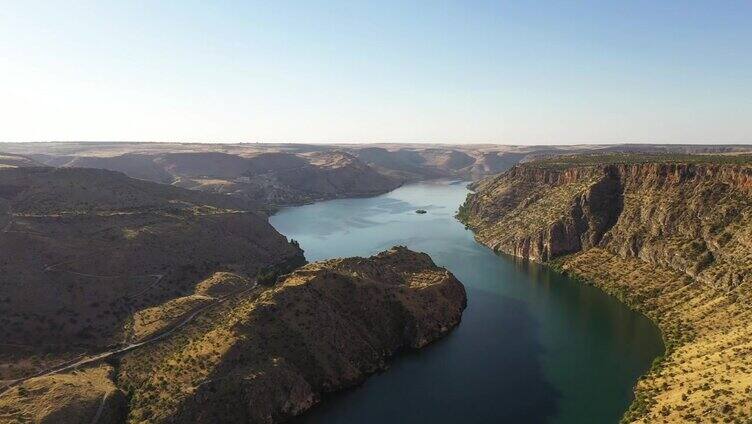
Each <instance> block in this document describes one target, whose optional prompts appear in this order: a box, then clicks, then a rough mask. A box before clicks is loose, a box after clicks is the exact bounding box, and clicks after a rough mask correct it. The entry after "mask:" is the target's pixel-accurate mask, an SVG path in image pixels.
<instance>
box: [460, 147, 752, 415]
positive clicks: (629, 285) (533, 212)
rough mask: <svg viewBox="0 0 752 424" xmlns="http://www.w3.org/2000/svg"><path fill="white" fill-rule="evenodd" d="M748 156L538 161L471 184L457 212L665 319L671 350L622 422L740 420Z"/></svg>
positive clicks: (745, 369) (746, 397)
mask: <svg viewBox="0 0 752 424" xmlns="http://www.w3.org/2000/svg"><path fill="white" fill-rule="evenodd" d="M687 159H688V160H687ZM751 164H752V160H750V159H749V158H748V157H745V156H729V157H725V156H724V157H717V156H694V157H690V158H683V160H682V161H677V160H676V159H675V158H672V157H671V156H665V157H657V158H652V157H651V158H645V157H642V156H634V157H632V156H618V157H616V158H614V157H599V156H589V157H584V158H581V157H579V158H578V157H572V158H570V159H567V160H557V161H542V162H532V163H530V164H525V165H519V166H516V167H515V168H513V169H511V170H510V171H508V172H506V173H504V174H502V175H500V176H497V177H492V178H489V179H486V180H483V181H481V182H479V183H477V184H475V185H474V189H475V190H476V191H475V193H473V194H471V195H469V196H468V199H467V202H466V203H465V204H464V205H463V206H462V208H461V209H460V213H459V218H460V219H462V220H463V221H464V222H465V223H466V225H468V226H469V227H470V228H472V229H473V230H474V231H475V232H476V238H477V239H478V240H479V241H480V242H482V243H484V244H486V245H487V246H489V247H491V248H493V249H495V250H497V251H500V252H504V253H508V254H511V255H515V256H518V257H521V258H526V259H532V260H539V261H552V263H553V264H554V265H555V266H557V267H559V268H560V269H562V270H564V271H566V272H570V273H573V274H575V275H576V276H579V277H582V278H584V279H585V280H586V281H589V282H591V283H593V284H595V285H597V286H598V287H600V288H602V289H603V290H605V291H607V292H609V293H611V294H613V295H615V296H617V297H619V298H620V299H622V300H623V301H625V302H626V303H627V304H629V305H630V306H632V307H634V308H635V309H638V310H640V311H642V312H643V313H645V314H646V315H647V316H649V317H650V318H651V319H653V320H654V321H655V322H656V323H657V324H658V326H659V327H660V328H661V330H662V332H663V335H664V339H665V342H666V347H667V349H666V357H665V359H664V360H663V361H661V362H659V363H658V365H656V366H655V367H654V368H653V370H652V371H651V372H650V373H649V374H648V375H647V376H645V377H644V378H643V379H642V380H641V381H640V383H639V384H638V386H637V389H636V401H635V403H634V404H633V405H632V408H631V409H630V411H629V412H628V414H627V415H626V416H625V421H627V422H631V421H636V422H663V421H664V420H665V422H679V421H689V422H707V421H714V420H719V421H720V420H725V421H726V422H732V421H734V420H740V419H741V420H743V419H745V417H747V414H748V411H747V409H746V407H745V405H748V404H749V403H750V402H752V391H750V387H752V373H750V371H749V370H752V359H750V358H752V356H750V355H749V354H748V353H749V344H750V343H752V327H750V326H749V325H748V322H749V317H750V316H752V307H750V306H749V305H751V304H752V294H751V293H750V291H749V290H748V288H747V287H748V284H749V283H750V281H752V257H750V252H751V251H752V165H751ZM729 420H730V421H729Z"/></svg>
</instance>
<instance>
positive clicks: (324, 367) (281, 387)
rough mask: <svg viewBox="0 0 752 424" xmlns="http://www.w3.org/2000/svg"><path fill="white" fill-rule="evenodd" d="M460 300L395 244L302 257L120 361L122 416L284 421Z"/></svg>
mask: <svg viewBox="0 0 752 424" xmlns="http://www.w3.org/2000/svg"><path fill="white" fill-rule="evenodd" d="M465 305H466V295H465V290H464V287H463V286H462V284H461V283H460V282H459V281H457V279H455V278H454V276H452V274H451V273H449V272H448V271H447V270H446V269H444V268H440V267H437V266H436V265H434V263H433V262H432V261H431V259H430V257H428V255H426V254H423V253H415V252H412V251H409V250H407V249H406V248H403V247H395V248H392V249H390V250H388V251H385V252H382V253H379V254H378V255H375V256H373V257H371V258H347V259H332V260H327V261H323V262H317V263H312V264H308V265H306V266H304V267H302V268H300V269H298V270H296V271H294V272H293V273H291V274H289V275H287V276H286V277H284V278H283V279H282V280H281V281H280V282H279V283H278V284H277V285H276V286H274V287H272V288H270V289H266V290H257V291H255V292H253V293H249V294H248V295H245V296H243V297H239V298H237V299H235V300H233V301H232V302H230V303H228V305H227V306H225V307H222V308H220V309H217V310H216V311H213V312H211V313H210V315H207V317H206V319H205V320H204V321H203V322H201V323H196V325H191V326H189V327H187V328H186V330H185V332H184V333H183V335H184V337H185V339H184V340H181V339H180V338H176V339H175V340H170V341H168V342H165V343H161V344H160V345H158V346H154V347H153V348H147V349H144V350H142V351H139V352H134V353H133V354H132V355H128V356H126V357H125V358H124V359H123V361H122V364H121V366H120V376H119V378H118V381H119V382H120V384H122V385H123V386H124V387H128V388H130V394H131V399H132V401H131V405H130V416H129V421H131V422H141V421H143V420H147V419H148V420H150V421H151V422H198V423H202V422H206V423H210V422H251V423H271V422H279V421H283V420H285V419H287V418H289V417H291V416H295V415H298V414H300V413H302V412H303V411H305V410H307V409H308V408H310V407H311V406H313V405H314V404H316V403H317V402H318V401H319V400H320V399H321V396H322V394H324V393H328V392H332V391H336V390H341V389H344V388H347V387H352V386H354V385H357V384H360V383H361V382H363V381H364V379H365V378H367V377H368V376H369V375H370V374H373V373H374V372H378V371H380V370H383V369H385V368H386V367H387V364H388V362H389V360H390V358H391V357H392V356H393V355H394V354H395V353H397V352H399V351H400V350H403V349H415V348H420V347H423V346H425V345H426V344H428V343H430V342H432V341H434V340H436V339H437V338H440V337H442V336H444V335H445V334H447V333H448V332H449V331H450V330H451V329H452V328H454V327H455V326H456V325H458V324H459V322H460V319H461V315H462V311H463V309H464V308H465Z"/></svg>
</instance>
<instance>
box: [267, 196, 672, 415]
mask: <svg viewBox="0 0 752 424" xmlns="http://www.w3.org/2000/svg"><path fill="white" fill-rule="evenodd" d="M466 195H467V190H466V188H465V186H464V183H449V182H429V183H420V184H412V185H408V186H405V187H402V188H399V189H397V190H395V191H393V192H390V193H387V194H385V195H382V196H378V197H373V198H367V199H345V200H333V201H328V202H321V203H316V204H312V205H306V206H301V207H295V208H289V209H285V210H282V211H281V212H279V213H278V214H277V215H274V216H273V217H272V218H271V222H272V224H273V225H274V226H275V227H276V228H277V229H278V230H279V231H280V232H281V233H282V234H285V235H286V236H288V237H290V238H293V239H295V240H297V241H298V242H300V245H301V247H302V248H303V249H304V250H305V255H306V258H307V259H308V260H310V261H315V260H319V259H325V258H331V257H338V256H370V255H371V254H374V253H376V252H379V251H382V250H384V249H387V248H389V247H391V246H393V245H396V244H400V245H405V246H407V247H409V248H411V249H413V250H417V251H423V252H426V253H428V254H430V255H431V257H432V258H433V260H434V261H435V262H436V263H437V264H438V265H441V266H444V267H446V268H448V269H449V270H450V271H452V272H453V273H454V275H456V276H457V278H459V280H460V281H462V282H463V283H464V284H465V287H466V288H467V294H468V307H467V309H466V310H465V313H464V315H463V318H462V324H461V325H460V326H459V327H458V328H457V329H455V330H454V331H453V332H452V333H451V334H450V335H449V336H448V337H446V338H444V339H442V340H440V341H438V342H436V343H434V344H432V345H429V346H428V347H426V348H424V349H422V350H420V351H418V352H409V353H406V354H403V355H399V356H398V357H397V358H395V360H394V361H393V363H392V366H391V368H390V369H389V370H387V371H386V372H384V373H382V374H379V375H375V376H372V377H371V378H369V379H368V380H367V381H366V383H365V384H363V385H362V386H360V387H358V388H355V389H353V390H347V391H344V392H341V393H338V394H335V395H332V396H330V397H328V398H326V399H325V400H324V402H322V404H321V405H319V406H318V407H316V408H314V410H312V411H311V412H310V413H308V414H306V415H304V416H303V417H301V421H303V422H314V423H385V422H410V423H445V422H446V423H449V422H452V423H454V422H463V423H473V422H477V423H489V422H509V423H539V422H540V423H543V422H545V423H577V424H582V423H610V422H618V420H619V418H620V417H621V415H622V414H623V412H624V411H625V410H626V408H627V407H628V405H629V403H630V402H631V399H632V387H633V386H634V383H635V382H636V381H637V378H638V377H639V376H640V375H641V374H643V373H644V372H645V371H646V370H647V369H648V368H649V367H650V364H651V363H652V361H653V358H655V357H656V356H658V355H660V354H662V353H663V344H662V341H661V337H660V333H659V331H658V330H657V329H656V328H655V327H654V326H653V325H652V324H651V323H650V321H648V320H647V318H645V317H643V316H641V315H639V314H637V313H635V312H632V311H630V310H629V309H628V308H627V307H626V306H624V305H622V304H621V303H619V302H618V301H617V300H616V299H614V298H612V297H610V296H608V295H606V294H604V293H602V292H601V291H599V290H598V289H595V288H593V287H590V286H587V285H583V284H580V283H577V282H575V281H573V280H571V279H569V278H567V277H565V276H563V275H561V274H559V273H556V272H554V271H552V270H550V269H548V268H546V267H544V266H541V265H537V264H531V263H527V262H521V261H517V260H514V259H513V258H509V257H500V256H497V255H495V254H494V253H493V252H491V251H490V250H489V249H487V248H485V247H483V246H482V245H480V244H478V243H477V242H475V240H474V239H473V235H472V233H471V232H470V231H469V230H465V228H464V226H463V225H462V224H461V223H459V222H458V221H456V220H455V219H454V214H455V212H456V211H457V208H458V207H459V205H460V204H461V203H462V201H463V200H464V199H465V196H466ZM416 209H425V210H426V211H428V213H427V214H424V215H420V214H416V213H415V210H416Z"/></svg>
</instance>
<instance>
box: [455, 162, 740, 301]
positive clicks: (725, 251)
mask: <svg viewBox="0 0 752 424" xmlns="http://www.w3.org/2000/svg"><path fill="white" fill-rule="evenodd" d="M475 189H476V193H474V194H471V195H470V196H469V197H468V200H467V202H466V204H465V205H464V206H463V207H462V210H461V213H460V215H461V218H462V219H463V220H464V221H465V222H466V224H467V225H468V226H469V227H471V228H473V229H474V230H475V231H476V234H477V238H478V239H479V240H480V241H481V242H482V243H484V244H486V245H487V246H489V247H491V248H493V249H496V250H499V251H502V252H505V253H508V254H511V255H515V256H519V257H522V258H530V259H534V260H541V261H546V260H549V259H552V258H555V257H557V256H560V255H563V254H568V253H574V252H578V251H580V250H584V249H588V248H590V247H596V246H598V247H604V248H606V249H608V250H610V251H613V252H615V253H617V254H619V255H622V256H634V257H638V258H640V259H643V260H645V261H648V262H651V263H654V264H657V265H662V266H666V267H668V268H671V269H676V270H679V271H681V272H684V273H687V274H688V275H690V276H692V277H693V278H697V279H699V280H701V281H703V282H706V283H708V284H713V285H716V286H718V287H726V288H729V287H733V286H736V285H739V284H742V283H744V282H745V281H749V280H750V279H752V272H751V269H750V265H749V261H748V259H747V255H748V253H747V252H748V250H747V249H748V247H749V246H750V243H752V225H750V224H751V222H750V221H752V218H750V216H749V209H748V208H749V199H750V193H752V170H751V169H750V168H749V167H745V166H739V165H723V164H681V163H665V164H661V163H640V164H609V163H605V164H599V165H594V166H571V167H566V168H559V167H551V168H547V167H542V166H539V165H534V164H531V165H521V166H517V167H515V168H513V169H512V170H510V171H509V172H507V173H505V174H502V175H501V176H497V177H493V178H490V179H487V180H484V181H481V182H480V183H478V184H476V185H475Z"/></svg>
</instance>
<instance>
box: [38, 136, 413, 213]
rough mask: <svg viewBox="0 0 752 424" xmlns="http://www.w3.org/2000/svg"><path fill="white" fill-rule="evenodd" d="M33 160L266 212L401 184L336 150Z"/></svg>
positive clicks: (376, 191) (46, 156)
mask: <svg viewBox="0 0 752 424" xmlns="http://www.w3.org/2000/svg"><path fill="white" fill-rule="evenodd" d="M35 157H36V158H37V159H38V160H40V161H42V162H44V163H45V164H47V165H50V166H57V167H65V168H71V167H84V168H100V169H108V170H112V171H118V172H123V173H125V174H126V175H128V176H130V177H133V178H138V179H143V180H148V181H154V182H158V183H164V184H172V185H175V186H179V187H183V188H188V189H195V190H199V191H206V192H212V193H221V194H229V195H232V196H235V197H239V198H242V199H245V200H248V201H251V202H253V203H254V204H255V205H256V208H257V209H259V210H265V211H269V210H273V209H274V208H277V207H280V206H289V205H297V204H305V203H311V202H314V201H318V200H327V199H335V198H342V197H364V196H373V195H377V194H381V193H385V192H387V191H390V190H393V189H395V188H397V187H398V186H399V185H400V183H401V182H400V180H398V179H394V178H391V177H389V176H387V175H384V174H382V173H379V172H377V171H376V170H375V169H373V168H372V167H370V166H369V165H367V164H365V163H364V162H362V161H360V160H359V159H357V158H356V157H354V156H352V155H350V154H348V153H345V152H341V151H336V150H332V151H327V152H310V153H305V154H293V153H284V152H268V153H257V152H249V153H248V154H242V155H241V154H230V153H225V152H213V151H205V152H202V151H198V152H180V151H177V152H168V153H156V154H151V153H149V154H144V153H124V154H119V155H115V156H101V155H64V156H57V155H50V154H40V155H36V156H35Z"/></svg>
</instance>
